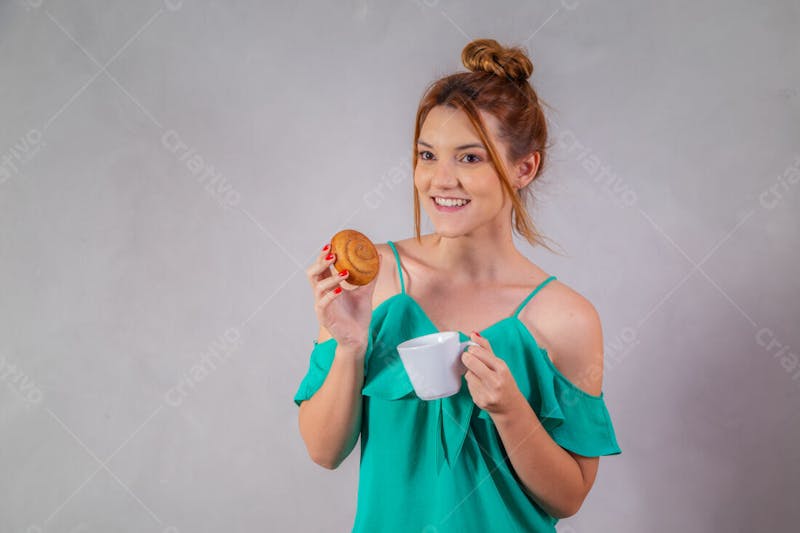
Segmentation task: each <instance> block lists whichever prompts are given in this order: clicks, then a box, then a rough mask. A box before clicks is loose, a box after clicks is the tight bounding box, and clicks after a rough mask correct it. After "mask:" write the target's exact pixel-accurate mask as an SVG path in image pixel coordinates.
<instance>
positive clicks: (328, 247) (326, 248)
mask: <svg viewBox="0 0 800 533" xmlns="http://www.w3.org/2000/svg"><path fill="white" fill-rule="evenodd" d="M330 249H331V245H330V244H326V245H325V246H324V247H323V248H322V251H323V252H327V251H328V250H330Z"/></svg>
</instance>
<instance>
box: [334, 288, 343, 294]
mask: <svg viewBox="0 0 800 533" xmlns="http://www.w3.org/2000/svg"><path fill="white" fill-rule="evenodd" d="M340 292H342V288H341V287H336V288H335V289H333V294H339V293H340Z"/></svg>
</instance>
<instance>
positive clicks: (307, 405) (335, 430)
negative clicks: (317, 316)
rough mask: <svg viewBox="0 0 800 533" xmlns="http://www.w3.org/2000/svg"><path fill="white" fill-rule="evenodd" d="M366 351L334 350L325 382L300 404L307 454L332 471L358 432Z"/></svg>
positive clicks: (302, 431) (301, 425)
mask: <svg viewBox="0 0 800 533" xmlns="http://www.w3.org/2000/svg"><path fill="white" fill-rule="evenodd" d="M320 336H324V335H323V334H322V333H321V334H320ZM328 337H330V335H328ZM366 348H367V347H366V346H363V347H349V346H348V347H345V346H337V347H336V352H335V353H334V357H333V363H331V368H330V370H329V371H328V375H327V376H326V377H325V381H324V382H323V383H322V385H321V386H320V388H319V389H318V390H317V392H315V393H314V395H313V396H312V397H311V398H309V399H308V400H305V401H304V402H302V403H301V404H300V414H299V415H298V418H299V424H300V434H301V435H302V437H303V440H304V441H305V443H306V449H307V450H308V454H309V456H310V457H311V460H312V461H314V462H315V463H317V464H318V465H320V466H323V467H325V468H328V469H331V470H333V469H335V468H337V467H338V466H339V465H340V464H341V463H342V461H344V460H345V458H347V456H348V455H350V452H351V451H352V450H353V447H354V446H355V444H356V442H357V441H358V436H359V433H360V431H361V399H362V398H361V388H362V387H363V386H364V356H365V353H366Z"/></svg>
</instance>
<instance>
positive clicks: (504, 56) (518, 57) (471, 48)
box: [461, 39, 533, 82]
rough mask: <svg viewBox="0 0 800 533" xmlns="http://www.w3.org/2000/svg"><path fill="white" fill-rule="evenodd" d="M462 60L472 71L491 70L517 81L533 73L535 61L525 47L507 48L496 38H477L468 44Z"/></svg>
mask: <svg viewBox="0 0 800 533" xmlns="http://www.w3.org/2000/svg"><path fill="white" fill-rule="evenodd" d="M461 62H462V63H463V64H464V66H465V67H467V69H468V70H471V71H472V72H489V73H491V74H496V75H497V76H502V77H507V78H509V79H511V80H513V81H517V82H521V81H525V80H527V79H528V78H529V77H530V75H531V74H533V63H531V60H530V59H529V58H528V54H527V53H526V52H525V50H524V49H523V48H519V47H508V48H507V47H505V46H502V45H501V44H500V43H498V42H497V41H495V40H494V39H475V40H474V41H472V42H471V43H469V44H467V46H465V47H464V50H462V52H461Z"/></svg>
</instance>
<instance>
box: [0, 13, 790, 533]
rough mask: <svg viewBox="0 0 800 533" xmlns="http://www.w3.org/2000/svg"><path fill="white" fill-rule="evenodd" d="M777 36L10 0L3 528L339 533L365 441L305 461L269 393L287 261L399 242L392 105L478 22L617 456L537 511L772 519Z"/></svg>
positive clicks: (547, 257) (621, 527)
mask: <svg viewBox="0 0 800 533" xmlns="http://www.w3.org/2000/svg"><path fill="white" fill-rule="evenodd" d="M798 30H800V8H798V4H797V2H793V1H789V0H785V1H767V2H757V3H756V2H746V1H743V0H740V1H736V2H723V1H715V2H689V1H681V2H654V1H648V2H641V1H632V0H630V1H617V2H613V3H607V2H588V1H583V0H575V1H573V2H567V1H565V2H563V3H559V2H557V1H553V0H550V1H546V2H513V3H512V2H508V3H489V2H473V3H467V2H452V1H437V0H427V1H423V0H419V1H405V2H389V1H388V0H385V1H382V2H367V1H365V0H359V1H351V2H341V3H338V5H329V4H328V3H323V2H317V3H305V4H300V5H293V3H290V2H286V3H276V2H272V3H269V4H268V5H267V4H265V3H263V2H256V1H250V2H241V1H237V2H225V3H223V2H211V1H199V0H198V1H188V0H186V1H180V0H175V1H174V2H167V3H164V2H160V1H157V0H147V1H136V2H126V1H121V0H116V1H113V2H106V1H99V0H95V1H81V2H65V1H47V0H44V1H40V0H28V1H24V0H15V1H5V2H2V3H1V4H0V94H1V95H2V98H0V123H2V128H0V158H2V160H1V161H0V165H2V166H0V295H2V296H0V313H2V315H0V380H1V381H2V383H0V435H2V445H1V446H0V472H2V475H0V531H2V532H26V533H39V532H44V531H59V532H61V531H65V532H72V533H77V532H108V531H113V532H117V531H119V532H137V533H141V532H148V531H151V532H168V533H188V532H220V531H302V532H306V531H349V528H350V527H351V525H352V520H353V516H354V512H355V504H356V490H357V481H358V448H356V449H355V450H354V452H353V454H352V455H350V457H348V459H347V460H346V461H345V463H344V464H343V465H342V466H341V467H340V468H339V469H338V470H336V471H328V470H325V469H323V468H321V467H319V466H317V465H315V464H313V463H312V462H311V461H310V459H309V458H308V456H307V454H306V450H305V448H304V445H303V442H302V440H301V438H300V435H299V431H298V428H297V407H296V406H295V405H294V403H293V402H292V396H293V394H294V392H295V390H296V388H297V385H298V384H299V382H300V380H301V378H302V376H303V375H304V374H305V372H306V369H307V365H308V355H309V353H310V350H311V347H312V343H311V341H312V339H313V338H315V335H316V333H317V323H316V316H315V315H314V313H313V309H312V304H313V299H312V295H311V291H310V287H309V285H308V282H307V281H306V279H305V277H304V269H305V267H306V266H308V264H309V263H310V262H311V260H312V258H313V257H314V256H315V255H316V254H317V253H318V251H319V249H320V247H321V246H322V244H323V243H325V242H326V241H327V239H328V237H330V236H331V235H332V234H333V233H334V232H335V231H337V230H338V229H340V228H342V227H353V228H357V229H361V230H362V231H364V232H365V233H367V234H368V235H369V236H370V237H371V238H373V239H374V240H376V241H379V242H385V241H386V240H387V239H393V240H399V239H402V238H406V237H409V236H411V235H412V232H413V218H412V214H413V213H412V196H411V180H410V162H409V156H410V152H411V144H410V143H411V140H412V133H413V130H412V127H413V124H412V122H413V117H414V112H415V111H416V106H417V104H418V101H419V98H420V96H421V95H422V91H423V89H424V87H425V86H426V85H427V84H428V83H429V82H430V81H431V80H433V79H435V78H436V77H438V76H441V75H444V74H448V73H450V72H453V71H455V70H460V69H461V68H462V67H461V65H460V53H461V50H462V48H463V46H464V45H465V44H466V43H467V42H468V41H469V40H471V39H473V38H478V37H491V38H495V39H498V40H499V41H500V42H502V43H504V44H518V45H522V46H525V47H526V48H527V49H528V50H529V52H530V54H531V58H532V60H533V62H534V65H535V71H534V74H533V78H532V80H533V82H534V86H535V87H536V89H537V90H538V91H539V92H540V95H541V97H542V98H543V99H544V100H545V101H547V102H548V103H549V104H550V105H551V106H552V107H553V108H554V109H553V110H549V111H548V116H549V119H550V125H551V133H552V138H551V140H552V143H553V150H552V152H551V154H550V155H551V157H550V166H549V168H548V169H547V170H546V173H545V175H544V176H543V178H542V179H541V181H539V182H537V185H538V188H537V191H538V192H537V195H538V200H537V204H536V205H535V206H534V208H533V216H534V220H535V221H536V222H537V223H538V224H539V226H540V228H541V229H542V230H543V231H544V232H545V234H546V235H547V236H549V237H550V238H552V239H554V240H555V241H556V242H557V243H559V244H560V245H561V247H562V248H563V249H564V250H565V251H566V253H567V255H566V256H564V257H559V256H557V255H553V254H550V253H547V252H546V251H545V250H543V249H541V248H536V249H534V248H531V247H530V246H528V245H527V244H526V243H524V242H520V241H519V240H518V241H517V242H518V244H519V247H520V249H522V250H523V251H524V252H525V253H526V254H527V255H528V256H529V257H530V258H531V259H532V260H533V261H535V262H536V263H537V264H539V265H541V266H542V267H543V268H544V269H546V270H547V271H549V272H551V273H553V274H555V275H556V276H558V277H559V279H560V280H562V281H563V282H565V283H567V284H568V285H570V286H571V287H573V288H574V289H576V290H578V291H579V292H581V293H582V294H583V295H585V296H586V297H587V298H588V299H589V300H590V301H591V302H592V303H593V304H594V305H595V307H596V308H597V309H598V311H599V312H600V314H601V317H602V319H603V330H604V340H605V343H606V372H605V377H604V384H603V388H604V391H605V393H606V399H607V405H608V407H609V410H610V412H611V414H612V419H613V421H614V423H615V427H616V430H617V436H618V438H619V442H620V446H621V448H622V450H623V453H622V455H620V456H615V457H610V458H603V459H602V460H601V464H600V470H599V475H598V478H597V481H596V484H595V486H594V488H593V490H592V492H591V493H590V495H589V497H588V499H587V500H586V502H585V504H584V506H583V508H582V509H581V511H580V512H579V514H578V515H576V516H575V517H573V518H570V519H566V520H563V521H562V522H561V523H560V524H559V530H560V531H562V532H563V531H575V532H600V531H615V532H625V531H630V532H642V531H647V532H665V533H666V532H674V531H683V532H701V531H702V532H706V531H715V532H716V531H719V532H750V531H770V530H787V529H794V527H796V525H795V524H796V523H797V521H798V520H800V508H798V506H797V505H796V498H797V494H798V492H799V491H800V481H799V478H800V422H799V417H798V412H800V410H799V409H798V408H800V401H799V398H800V374H799V373H798V370H797V354H798V353H800V332H798V327H797V326H798V319H799V318H800V281H798V277H797V276H796V273H797V263H798V259H800V257H798V240H799V239H798V237H799V236H800V235H798V229H799V228H800V224H798V216H797V211H798V207H800V206H799V205H798V204H799V203H800V192H799V191H800V184H798V183H797V176H798V168H800V143H798V140H800V120H798V119H800V63H798V60H797V58H798V56H800V39H799V38H798V35H800V32H799V31H798ZM770 188H772V192H770V191H771V189H770ZM423 229H424V231H425V232H428V231H430V225H429V224H428V223H427V220H426V224H425V225H424V227H423ZM793 274H794V275H793ZM792 526H794V527H792Z"/></svg>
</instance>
